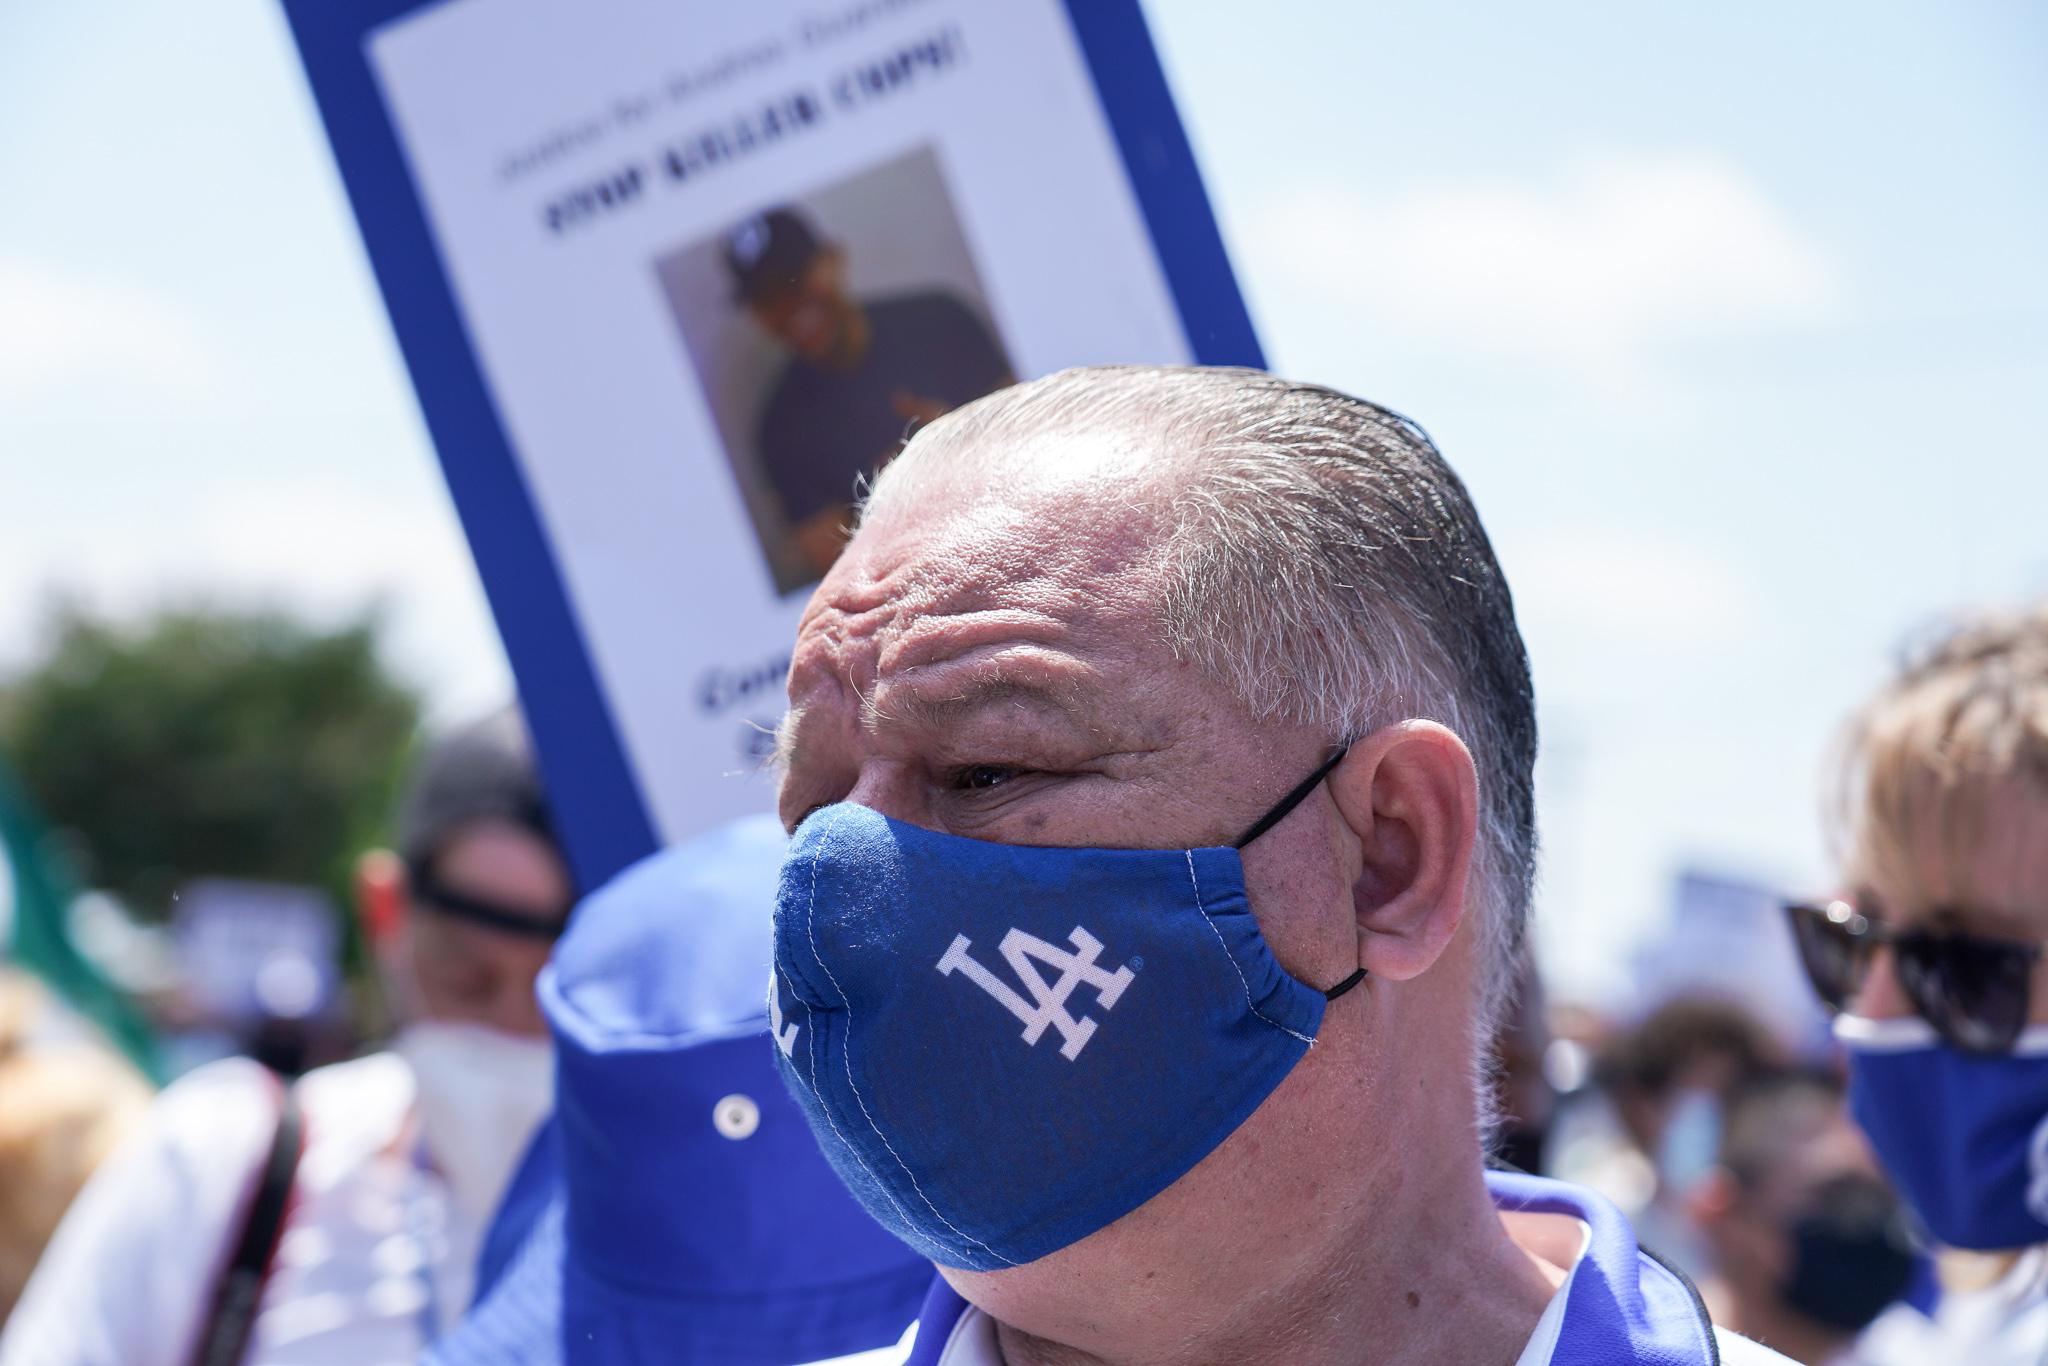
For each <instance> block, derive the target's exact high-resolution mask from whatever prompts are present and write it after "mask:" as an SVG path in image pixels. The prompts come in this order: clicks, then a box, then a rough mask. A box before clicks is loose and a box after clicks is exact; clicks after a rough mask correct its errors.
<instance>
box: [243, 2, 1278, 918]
mask: <svg viewBox="0 0 2048 1366" xmlns="http://www.w3.org/2000/svg"><path fill="white" fill-rule="evenodd" d="M441 2H442V0H282V3H283V5H284V11H285V16H286V18H287V20H288V21H289V23H290V25H291V30H292V36H293V38H294V40H295V41H296V42H297V44H298V49H299V57H300V60H301V61H302V62H303V63H304V64H305V68H306V77H307V80H308V82H309V83H310V85H311V86H312V90H313V97H314V100H315V102H316V103H317V104H318V106H319V109H320V116H321V119H322V121H323V122H324V123H325V124H326V127H327V136H328V140H329V142H330V143H331V144H332V145H333V148H334V159H335V161H336V163H337V164H338V165H339V167H340V170H341V179H342V184H343V185H344V186H345V187H346V189H347V191H348V197H349V203H350V205H351V206H352V207H353V208H354V210H355V215H356V222H357V224H358V226H359V227H360V228H361V230H362V235H363V243H364V245H365V247H366V248H367V249H368V252H369V257H370V267H371V270H372V271H373V272H374V273H375V275H376V279H377V286H378V288H379V290H380V291H382V293H383V296H384V304H385V308H386V309H387V310H388V311H389V313H390V315H391V325H392V329H393V331H394V332H395V333H396V334H397V337H398V345H399V350H400V352H401V353H402V354H403V355H404V357H405V364H406V368H407V369H408V370H409V371H410V372H411V375H412V382H413V389H414V391H415V392H416V393H417V394H418V396H419V402H420V409H421V411H422V413H423V414H424V416H425V418H426V424H427V431H428V433H429V434H430V435H431V436H432V437H433V441H434V449H435V450H436V451H437V452H438V453H439V455H440V459H441V469H442V473H443V475H444V477H445V478H446V479H447V481H448V491H449V493H450V494H451V495H452V496H453V498H454V500H455V508H456V512H457V514H458V515H459V516H460V517H461V519H462V527H463V531H464V532H465V534H467V536H468V537H469V544H470V550H471V553H472V554H474V555H475V557H476V563H477V570H478V572H479V574H480V575H481V576H482V578H483V582H484V591H485V594H486V596H488V598H489V599H490V604H491V613H492V615H493V616H494V617H495V618H496V620H497V624H498V633H499V635H500V636H501V637H502V638H503V640H504V643H505V653H506V655H507V656H508V657H509V658H510V659H511V662H512V671H513V674H514V676H515V677H516V678H517V680H518V685H519V694H520V700H521V703H522V705H523V706H524V708H525V710H526V714H527V719H528V721H529V722H530V723H531V725H532V728H533V735H534V743H535V746H536V748H537V750H538V752H539V759H540V764H541V771H542V774H543V776H544V778H545V780H546V783H547V789H548V796H549V801H550V804H551V805H552V806H553V808H554V811H555V818H556V824H557V827H558V828H559V829H560V831H561V832H562V838H563V842H564V844H565V845H566V846H567V850H568V854H569V860H570V863H571V865H572V867H573V870H574V872H575V875H576V880H577V882H578V883H579V885H581V886H582V887H584V888H585V889H589V888H593V887H596V886H597V885H599V884H600V883H602V882H604V881H605V880H607V879H608V878H610V877H611V876H612V875H613V874H614V873H616V872H618V871H619V870H620V869H622V868H624V867H625V866H626V865H628V864H629V863H632V862H634V861H635V860H637V859H639V858H641V857H644V856H645V855H647V854H650V853H652V852H654V850H655V849H656V848H657V847H658V846H659V839H658V836H657V834H656V830H655V826H654V821H653V816H652V813H651V812H650V811H649V809H648V806H647V801H646V798H645V795H644V794H643V793H642V791H641V788H640V784H639V782H638V781H637V779H636V778H635V776H634V773H633V767H632V764H631V761H630V760H629V759H628V757H627V754H626V750H625V746H624V743H623V741H622V740H621V738H620V734H619V729H618V726H617V724H616V723H615V721H614V720H613V717H612V711H611V706H610V703H609V702H608V701H607V699H606V697H605V694H604V689H603V686H602V685H601V684H600V682H599V680H598V676H597V670H596V668H595V666H594V664H593V663H592V660H591V656H590V650H589V647H588V644H587V642H586V641H585V640H584V638H583V631H582V628H581V627H580V625H579V624H578V622H577V620H576V615H575V612H574V610H573V609H572V608H571V606H570V603H569V595H568V591H567V588H566V586H565V585H564V583H563V580H562V574H561V570H560V567H559V566H558V565H557V564H556V561H555V556H554V551H553V549H552V548H551V547H550V546H549V544H548V540H547V534H546V532H545V530H544V529H543V527H542V524H541V520H540V516H539V512H538V510H537V509H536V507H535V505H534V501H533V495H532V491H531V490H530V489H529V488H528V487H527V483H526V478H525V476H524V474H523V473H522V472H521V471H520V468H519V461H518V460H517V458H516V457H515V456H514V454H513V452H512V447H511V442H510V440H509V438H508V437H507V435H506V432H505V426H504V423H503V421H502V420H501V418H500V416H499V413H498V409H497V406H496V404H495V403H494V402H493V401H492V398H491V393H490V388H489V385H488V384H487V383H486V382H485V380H484V376H483V371H482V368H481V366H480V365H479V363H478V361H477V357H476V352H475V349H474V347H473V346H472V345H471V339H470V336H469V332H468V327H467V325H466V324H465V323H464V321H463V318H462V311H461V309H460V307H459V306H458V305H457V303H456V300H455V295H454V288H453V286H452V284H451V283H450V281H449V278H448V273H447V271H446V269H445V268H444V265H443V262H442V259H441V253H440V249H439V247H438V246H437V245H436V244H435V241H434V235H433V230H432V228H431V227H430V226H429V224H428V222H427V216H426V209H425V206H424V205H423V204H422V202H421V200H420V195H419V191H418V188H417V186H416V185H415V184H414V182H413V178H412V172H411V168H410V166H409V165H408V164H407V161H406V157H405V152H404V149H403V148H402V147H401V146H400V144H399V141H398V134H397V130H396V129H395V128H394V126H393V124H392V121H391V116H390V112H389V111H388V110H387V108H386V107H385V104H384V100H383V96H382V94H381V93H380V91H379V90H378V88H377V81H376V76H375V74H374V72H373V71H372V69H371V67H370V61H369V53H368V49H367V40H368V37H369V35H370V33H371V32H372V31H373V30H375V29H378V28H381V27H383V26H384V25H386V24H388V23H391V22H392V21H393V20H396V19H399V18H401V17H403V16H405V15H408V14H412V13H415V12H418V11H420V10H424V9H428V8H431V7H432V6H433V5H435V4H438V3H441ZM1064 4H1065V7H1066V12H1067V18H1068V22H1069V23H1070V24H1071V25H1072V27H1073V32H1074V36H1075V38H1076V40H1077V41H1078V42H1079V44H1080V47H1081V51H1082V54H1083V56H1084V58H1085V60H1086V61H1087V64H1088V69H1089V74H1090V76H1091V77H1092V79H1093V82H1094V85H1095V90H1096V94H1097V97H1098V98H1099V99H1100V100H1101V102H1102V110H1103V114H1104V116H1105V117H1106V119H1107V120H1108V123H1109V126H1110V129H1111V130H1112V132H1113V133H1114V135H1115V137H1116V142H1117V148H1118V151H1119V152H1120V153H1121V155H1122V159H1123V163H1124V171H1125V174H1126V175H1127V176H1128V177H1129V179H1130V184H1131V189H1132V191H1133V193H1134V194H1135V196H1136V198H1137V201H1138V205H1139V209H1140V211H1141V212H1142V213H1143V215H1144V219H1145V226H1146V230H1147V231H1148V232H1149V233H1150V234H1151V238H1152V243H1153V247H1154V250H1155V251H1156V252H1157V253H1158V257H1159V261H1160V266H1161V268H1162V270H1163V272H1164V274H1165V276H1166V282H1167V285H1168V288H1169V289H1170V290H1171V292H1172V295H1173V300H1174V305H1175V307H1176V308H1177V309H1178V310H1179V312H1180V317H1181V327H1182V330H1183V331H1184V332H1185V333H1186V335H1187V338H1188V343H1189V345H1190V347H1191V348H1192V349H1193V351H1194V354H1195V358H1196V359H1197V360H1198V361H1200V362H1202V363H1204V364H1209V365H1254V366H1256V365H1263V364H1264V360H1263V357H1262V355H1261V353H1260V350H1259V343H1258V338H1257V337H1256V336H1255V335H1254V334H1253V331H1252V325H1251V318H1250V316H1249V315H1248V314H1247V313H1246V311H1245V306H1244V299H1243V297H1242V296H1241V295H1240V294H1239V292H1238V288H1237V280H1236V277H1235V276H1234V275H1233V274H1232V273H1231V269H1230V260H1229V258H1228V256H1227V255H1225V253H1224V250H1223V238H1222V235H1221V234H1220V233H1219V232H1218V230H1217V227H1216V219H1215V216H1214V214H1213V213H1211V211H1210V208H1209V201H1208V196H1207V195H1206V194H1205V193H1204V191H1203V189H1202V179H1201V173H1200V172H1199V171H1198V170H1197V169H1196V166H1195V158H1194V152H1193V149H1192V148H1190V147H1189V145H1188V139H1187V133H1186V131H1185V130H1184V129H1183V128H1182V127H1181V122H1180V117H1179V115H1178V113H1177V112H1176V111H1175V109H1174V105H1173V97H1172V94H1171V92H1169V91H1168V89H1167V85H1166V76H1165V73H1164V72H1163V71H1162V70H1161V69H1160V65H1159V56H1158V53H1157V52H1156V51H1155V50H1154V48H1153V46H1152V39H1151V35H1150V33H1149V32H1147V30H1146V27H1145V18H1144V15H1143V13H1142V12H1141V11H1140V9H1139V7H1138V3H1137V0H1064Z"/></svg>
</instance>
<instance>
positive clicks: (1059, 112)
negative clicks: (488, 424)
mask: <svg viewBox="0 0 2048 1366" xmlns="http://www.w3.org/2000/svg"><path fill="white" fill-rule="evenodd" d="M362 50H363V52H364V53H365V55H366V58H367V62H368V67H369V70H370V72H371V74H372V76H373V78H374V81H375V88H376V90H377V93H378V96H379V98H380V99H381V101H382V104H383V107H384V110H385V111H386V112H387V113H388V115H389V121H390V126H391V128H392V130H393V132H394V133H395V134H396V139H397V144H398V146H399V148H400V149H401V150H402V152H403V155H404V158H405V165H406V170H407V173H408V175H409V176H410V179H411V185H412V187H413V189H414V190H415V191H416V192H417V195H418V199H419V202H420V204H421V206H422V208H423V209H424V216H425V220H426V224H427V227H428V229H429V230H430V232H431V234H432V238H433V242H434V246H435V248H436V262H437V265H438V266H439V268H441V269H442V270H445V272H446V276H447V279H448V282H449V285H450V290H451V293H452V296H453V300H454V303H455V305H456V308H457V310H458V312H459V315H460V318H461V323H462V327H463V332H464V336H465V338H466V340H467V342H468V344H469V346H470V347H471V348H472V349H473V351H474V355H475V359H476V368H477V371H478V373H479V374H480V376H481V378H482V381H483V383H484V385H485V387H486V389H487V390H488V394H489V400H490V404H491V407H492V409H493V411H494V413H495V416H496V419H497V422H498V424H499V425H500V426H501V427H502V429H503V432H504V437H505V441H506V444H507V445H508V446H509V448H510V455H511V458H512V461H513V463H514V464H515V466H516V468H517V471H518V478H519V483H520V486H521V488H522V489H523V492H524V494H525V495H526V496H528V497H530V499H531V502H532V505H533V508H534V511H535V514H536V517H537V519H538V522H539V525H540V529H541V531H542V533H543V535H544V537H545V540H546V543H547V550H548V554H549V557H550V560H551V562H552V566H553V568H554V570H555V571H557V572H558V573H559V575H560V581H561V584H562V586H563V591H564V595H565V597H566V599H567V602H568V604H569V605H570V607H571V609H572V611H573V615H574V618H575V623H576V629H577V632H578V641H577V644H578V645H579V646H580V647H581V648H582V649H583V650H585V651H586V652H587V654H588V658H589V661H590V666H591V672H592V674H593V675H594V678H595V680H596V684H597V686H598V688H599V690H600V692H601V694H602V699H603V703H604V706H605V708H606V711H607V713H608V716H609V719H610V721H611V722H612V724H613V725H614V727H615V728H616V732H617V734H618V737H619V741H620V747H621V749H622V751H623V753H624V754H625V756H626V759H627V762H628V765H629V767H630V769H631V771H632V775H633V780H634V782H635V784H636V785H637V788H638V791H639V792H640V794H641V795H642V798H643V799H644V802H645V805H646V807H647V809H648V812H649V814H650V815H651V817H652V824H653V826H654V829H655V831H656V833H657V835H658V837H659V838H660V839H663V840H673V839H677V838H680V837H682V836H684V835H687V834H689V833H690V832H691V831H693V830H697V829H701V828H703V827H705V826H707V825H709V824H711V823H714V822H716V821H718V820H722V819H724V818H726V817H729V816H732V815H735V814H738V813H739V812H742V811H746V810H758V809H761V808H763V807H765V806H766V805H768V804H769V801H770V799H771V794H772V786H773V785H772V782H771V781H770V780H769V779H768V778H767V777H766V776H765V775H764V774H763V773H762V772H761V760H762V758H763V756H764V753H765V751H766V748H767V743H768V732H769V730H770V729H771V728H772V727H773V725H774V724H775V722H776V721H777V720H778V719H779V717H780V715H781V712H782V706H783V703H782V677H783V674H784V672H785V670H786V667H787V661H788V652H789V642H790V641H791V639H792V638H793V636H794V633H795V631H794V628H795V623H796V619H797V616H798V614H799V613H800V612H801V610H802V607H803V603H804V601H805V598H806V596H807V592H808V589H809V587H810V586H811V585H812V584H813V583H815V582H816V581H817V579H818V578H819V576H820V575H821V573H822V572H823V571H824V570H825V568H826V567H827V566H828V565H829V564H830V563H831V561H832V559H833V557H834V556H835V555H836V554H837V551H838V547H839V544H840V541H841V539H842V537H843V528H844V527H845V526H846V525H847V522H848V519H849V516H850V514H851V509H852V506H853V504H854V501H855V499H856V497H857V495H858V489H859V486H860V482H861V481H862V480H863V479H865V478H867V477H870V476H872V475H873V474H874V473H875V472H876V471H877V470H878V469H879V468H880V467H881V466H882V464H884V463H885V462H886V461H887V460H888V459H889V458H890V456H891V455H892V454H893V452H894V451H895V450H897V449H899V448H900V444H901V442H902V440H903V438H904V437H905V435H906V434H907V433H909V432H911V431H913V430H915V428H916V426H917V425H918V424H920V423H922V422H925V421H929V420H931V419H932V418H934V417H936V416H938V415H939V414H941V413H944V412H946V411H948V410H950V409H952V408H955V407H957V406H958V405H960V404H962V403H965V402H968V401H970V400H972V399H974V398H976V397H978V396H980V395H982V394H985V393H987V392H989V391H991V390H993V389H995V388H998V387H1000V386H1001V385H1004V384H1007V383H1010V382H1012V381H1013V380H1017V379H1027V378H1031V377H1034V376H1037V375H1041V374H1045V373H1048V372H1050V371H1053V370H1057V369H1061V368H1063V367H1066V366H1069V365H1081V364H1093V363H1103V362H1120V361H1122V362H1127V361H1153V362H1186V361H1189V360H1193V359H1195V358H1196V352H1195V348H1194V347H1193V346H1192V345H1191V343H1190V341H1189V339H1188V335H1187V333H1186V331H1185V329H1184V327H1183V323H1182V315H1181V311H1180V307H1179V304H1178V302H1177V300H1176V297H1175V294H1174V292H1173V289H1172V288H1171V287H1170V286H1169V283H1168V279H1167V275H1166V272H1165V269H1164V267H1163V266H1162V263H1161V258H1160V255H1159V251H1158V248H1157V246H1156V244H1155V241H1154V238H1153V235H1152V229H1151V228H1150V227H1148V223H1147V219H1146V214H1145V210H1144V207H1143V206H1142V205H1141V203H1140V201H1139V198H1138V195H1137V193H1136V191H1135V189H1134V187H1133V181H1132V179H1131V176H1130V173H1129V172H1128V171H1127V169H1126V166H1125V162H1124V159H1123V157H1124V153H1123V149H1122V146H1121V144H1120V143H1119V140H1118V134H1117V130H1116V128H1115V127H1113V126H1112V124H1111V122H1110V119H1109V116H1108V114H1107V113H1106V111H1105V107H1104V105H1103V102H1102V95H1101V94H1100V93H1099V92H1098V90H1097V87H1096V85H1095V83H1094V78H1093V74H1092V70H1091V67H1090V64H1089V58H1088V54H1087V53H1086V52H1085V51H1084V49H1083V47H1082V45H1081V43H1080V40H1079V38H1078V37H1077V32H1076V28H1075V25H1074V22H1073V20H1072V19H1071V18H1070V15H1069V12H1068V9H1067V7H1066V6H1065V5H1064V4H1063V3H1061V0H1016V3H1010V4H1004V5H1001V6H984V5H970V4H967V3H964V0H897V2H896V3H883V4H877V3H872V2H869V3H860V4H852V3H849V4H845V5H842V6H838V7H830V6H828V7H824V8H820V7H818V6H816V5H804V4H795V3H787V2H782V0H779V2H776V3H768V2H765V0H764V3H759V4H749V5H744V6H739V5H732V6H720V7H717V8H715V9H712V10H708V11H706V10H699V9H694V8H693V9H691V10H689V11H687V12H685V11H682V10H678V9H676V8H675V7H673V6H670V5H665V4H656V3H653V0H623V2H622V3H620V4H617V5H608V6H606V7H604V8H603V9H602V10H601V11H592V10H589V9H587V8H585V7H576V6H562V5H558V4H551V3H543V0H453V2H452V3H447V4H440V5H432V6H426V7H423V8H421V9H418V10H415V11H412V12H410V13H407V14H404V15H401V16H399V17H397V18H395V19H392V20H390V21H389V22H387V23H384V24H382V25H380V26H377V27H375V28H373V29H371V30H370V32H369V33H368V35H367V38H366V40H365V41H364V43H363V48H362ZM443 458H444V460H447V459H451V458H455V457H452V456H451V455H450V454H449V453H448V452H446V451H444V452H443ZM468 516H469V512H468V510H467V509H465V517H466V518H467V517H468ZM486 574H487V578H488V577H489V567H488V566H486ZM498 610H499V612H500V614H501V616H502V615H503V614H504V613H505V611H506V610H507V607H506V605H505V604H503V603H502V602H501V603H499V605H498ZM514 664H515V667H530V662H529V661H522V660H521V658H520V657H519V655H518V654H517V652H516V651H515V654H514ZM543 664H545V661H543ZM536 715H537V720H538V725H537V730H538V731H539V732H540V736H539V738H540V740H541V742H542V747H543V757H544V758H545V750H546V745H547V739H548V737H547V735H546V733H545V727H546V720H547V718H546V713H545V710H544V709H541V710H538V711H537V713H536Z"/></svg>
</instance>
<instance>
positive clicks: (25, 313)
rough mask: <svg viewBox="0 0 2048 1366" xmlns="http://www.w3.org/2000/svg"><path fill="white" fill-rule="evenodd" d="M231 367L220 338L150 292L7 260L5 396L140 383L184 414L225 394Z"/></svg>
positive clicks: (0, 311)
mask: <svg viewBox="0 0 2048 1366" xmlns="http://www.w3.org/2000/svg"><path fill="white" fill-rule="evenodd" d="M226 371H227V366H226V364H225V362H224V360H223V358H222V356H221V353H220V351H219V349H218V347H216V346H215V345H214V343H213V341H212V339H211V338H209V337H208V336H206V335H205V333H204V332H203V331H202V329H201V328H200V327H199V326H198V325H197V324H196V323H194V321H193V320H192V319H191V318H189V317H187V316H185V315H184V314H182V313H180V312H179V311H178V310H177V309H175V308H174V307H172V306H171V305H170V304H168V303H167V302H165V301H164V300H162V299H160V298H157V297H156V296H154V295H152V294H150V293H149V292H147V291H144V290H139V289H135V288H132V287H128V286H123V285H118V284H114V283H112V282H109V281H107V280H103V279H98V278H94V277H90V276H84V275H76V274H71V273H67V272H64V271H61V270H55V269H52V268H50V267H47V266H43V265H39V264H35V263H31V262H27V261H22V260H4V259H0V394H5V395H7V396H8V401H9V403H10V404H18V403H20V402H21V401H22V400H24V399H26V398H29V397H33V396H35V395H37V394H40V393H44V392H47V391H50V390H55V389H62V388H67V387H69V386H71V385H74V384H82V385H86V386H90V387H91V388H93V389H96V390H101V391H104V390H105V389H106V388H108V387H113V388H116V389H119V388H132V389H138V390H141V391H143V392H145V393H147V394H148V395H150V396H151V397H153V398H160V399H166V400H169V401H170V402H172V403H173V404H175V405H177V406H178V408H179V409H180V410H181V411H183V410H189V409H191V408H197V407H204V406H206V405H207V404H208V403H209V402H211V401H213V400H214V399H216V398H218V397H219V396H220V395H221V394H223V393H224V392H225V390H226V384H225V378H226Z"/></svg>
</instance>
